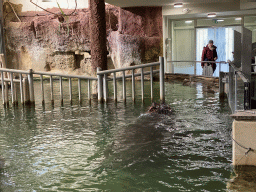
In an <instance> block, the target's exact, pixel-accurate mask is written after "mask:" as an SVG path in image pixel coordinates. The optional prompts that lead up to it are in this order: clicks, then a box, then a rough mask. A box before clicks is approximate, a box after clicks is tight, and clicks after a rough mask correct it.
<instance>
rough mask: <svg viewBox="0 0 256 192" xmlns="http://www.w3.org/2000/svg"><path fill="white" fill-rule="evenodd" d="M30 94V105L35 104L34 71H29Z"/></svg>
mask: <svg viewBox="0 0 256 192" xmlns="http://www.w3.org/2000/svg"><path fill="white" fill-rule="evenodd" d="M28 72H29V79H28V82H29V93H30V103H31V104H32V105H33V104H35V93H34V80H33V70H32V69H29V71H28Z"/></svg>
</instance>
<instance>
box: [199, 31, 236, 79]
mask: <svg viewBox="0 0 256 192" xmlns="http://www.w3.org/2000/svg"><path fill="white" fill-rule="evenodd" d="M235 28H236V27H217V28H196V60H197V61H201V57H202V51H203V48H204V47H205V46H206V45H207V44H208V41H209V40H213V42H214V45H215V46H216V47H217V49H216V50H217V54H218V59H217V60H216V61H218V62H220V61H228V60H231V61H232V60H233V54H232V52H233V51H234V33H233V29H235ZM219 66H220V64H217V68H216V70H215V72H214V74H213V76H215V77H217V76H219ZM196 67H197V70H196V74H197V75H201V74H202V67H201V63H197V66H196ZM221 71H224V72H228V65H227V64H221Z"/></svg>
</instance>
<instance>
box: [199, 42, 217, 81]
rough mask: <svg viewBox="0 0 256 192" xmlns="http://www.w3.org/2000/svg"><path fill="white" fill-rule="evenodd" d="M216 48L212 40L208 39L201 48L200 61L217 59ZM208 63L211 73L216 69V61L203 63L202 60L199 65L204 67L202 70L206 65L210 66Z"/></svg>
mask: <svg viewBox="0 0 256 192" xmlns="http://www.w3.org/2000/svg"><path fill="white" fill-rule="evenodd" d="M216 49H217V47H216V46H215V45H213V40H210V41H209V42H208V44H207V45H206V46H205V47H204V49H203V52H202V59H201V61H216V60H217V59H218V56H217V51H216ZM210 65H211V67H212V74H213V73H214V71H215V70H216V63H204V62H202V63H201V66H202V68H203V69H204V71H205V69H206V68H207V66H210ZM212 74H211V75H212ZM203 75H205V74H203ZM209 76H210V75H209Z"/></svg>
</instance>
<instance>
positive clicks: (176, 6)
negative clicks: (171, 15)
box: [174, 3, 183, 8]
mask: <svg viewBox="0 0 256 192" xmlns="http://www.w3.org/2000/svg"><path fill="white" fill-rule="evenodd" d="M174 7H175V8H179V7H183V3H174Z"/></svg>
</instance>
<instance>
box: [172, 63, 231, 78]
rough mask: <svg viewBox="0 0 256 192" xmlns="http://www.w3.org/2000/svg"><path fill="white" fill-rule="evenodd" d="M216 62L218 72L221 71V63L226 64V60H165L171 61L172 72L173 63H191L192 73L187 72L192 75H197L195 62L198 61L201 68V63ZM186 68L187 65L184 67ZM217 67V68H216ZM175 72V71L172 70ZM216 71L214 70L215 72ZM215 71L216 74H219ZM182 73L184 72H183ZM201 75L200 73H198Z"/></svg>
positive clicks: (173, 69)
mask: <svg viewBox="0 0 256 192" xmlns="http://www.w3.org/2000/svg"><path fill="white" fill-rule="evenodd" d="M202 62H203V63H216V67H219V73H220V72H221V70H222V68H221V65H222V64H228V62H226V61H185V60H179V61H175V60H173V61H167V63H171V64H172V65H171V67H172V71H173V72H174V71H175V67H174V65H173V64H174V63H192V65H191V67H193V72H192V73H189V74H194V75H199V74H197V64H198V63H200V68H201V63H202ZM184 68H185V67H184ZM186 68H188V67H186ZM216 69H217V68H216ZM174 73H175V72H174ZM215 73H216V72H215ZM219 73H218V72H217V74H219ZM183 74H184V72H183ZM200 75H201V74H200Z"/></svg>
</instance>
